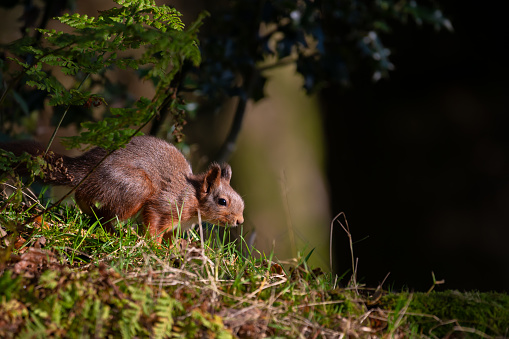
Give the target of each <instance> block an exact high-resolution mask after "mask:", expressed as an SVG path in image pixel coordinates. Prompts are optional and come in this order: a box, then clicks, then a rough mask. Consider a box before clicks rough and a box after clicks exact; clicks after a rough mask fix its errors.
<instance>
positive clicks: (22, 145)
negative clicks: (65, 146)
mask: <svg viewBox="0 0 509 339" xmlns="http://www.w3.org/2000/svg"><path fill="white" fill-rule="evenodd" d="M0 149H3V150H6V151H9V152H12V153H14V155H16V156H20V155H22V154H23V153H25V152H26V153H28V154H30V155H32V156H34V157H37V156H44V160H45V161H46V163H47V164H49V166H48V167H47V168H46V170H45V172H44V178H42V179H38V180H40V181H42V182H44V183H48V184H52V185H64V186H71V187H73V186H75V185H77V184H78V183H79V182H80V181H81V180H82V179H83V178H84V177H85V176H86V175H87V173H88V172H89V171H90V170H91V169H92V168H93V167H94V166H95V165H96V164H97V163H98V162H99V161H100V160H101V159H102V158H103V157H104V156H105V155H106V153H107V151H106V150H104V149H102V148H96V149H93V150H91V151H88V152H86V153H84V154H82V155H81V156H79V157H75V158H73V157H68V156H66V155H61V154H57V153H54V152H52V151H50V152H48V153H46V154H45V150H46V149H45V147H43V145H41V144H40V143H38V142H35V141H14V142H8V143H0ZM14 172H15V173H16V174H18V175H20V176H27V175H29V174H30V170H29V169H28V168H27V166H24V164H18V165H17V166H16V167H15V169H14ZM0 174H2V171H0Z"/></svg>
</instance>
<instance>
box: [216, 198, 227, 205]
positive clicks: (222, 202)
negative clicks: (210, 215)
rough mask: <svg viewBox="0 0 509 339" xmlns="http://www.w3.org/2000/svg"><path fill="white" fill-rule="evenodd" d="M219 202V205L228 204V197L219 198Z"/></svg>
mask: <svg viewBox="0 0 509 339" xmlns="http://www.w3.org/2000/svg"><path fill="white" fill-rule="evenodd" d="M217 203H218V204H219V205H222V206H226V199H223V198H219V199H218V200H217Z"/></svg>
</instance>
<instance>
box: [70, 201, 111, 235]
mask: <svg viewBox="0 0 509 339" xmlns="http://www.w3.org/2000/svg"><path fill="white" fill-rule="evenodd" d="M76 202H77V203H78V206H79V208H80V210H81V211H82V212H83V213H85V214H86V215H88V216H90V217H92V218H93V219H96V218H97V220H99V222H100V223H101V225H102V227H103V229H104V230H105V231H106V232H108V233H109V234H116V233H117V232H116V231H115V227H114V225H115V222H116V218H115V217H116V216H115V215H112V214H111V213H108V212H107V211H105V210H103V209H101V208H97V207H95V206H92V205H91V204H88V203H86V202H84V201H83V200H77V201H76Z"/></svg>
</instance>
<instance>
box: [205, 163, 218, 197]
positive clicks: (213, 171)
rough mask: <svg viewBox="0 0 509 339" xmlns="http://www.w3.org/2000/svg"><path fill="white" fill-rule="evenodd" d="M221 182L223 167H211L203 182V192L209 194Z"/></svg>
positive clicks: (215, 165) (213, 165)
mask: <svg viewBox="0 0 509 339" xmlns="http://www.w3.org/2000/svg"><path fill="white" fill-rule="evenodd" d="M220 182H221V167H219V165H218V164H212V165H210V167H209V169H208V170H207V173H206V174H205V179H204V180H203V186H202V190H203V192H205V193H209V192H210V191H211V190H213V189H214V188H216V187H218V186H219V184H220Z"/></svg>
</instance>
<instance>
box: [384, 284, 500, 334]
mask: <svg viewBox="0 0 509 339" xmlns="http://www.w3.org/2000/svg"><path fill="white" fill-rule="evenodd" d="M409 298H411V302H410V304H409V306H408V309H407V310H406V311H405V313H406V316H407V317H406V322H407V323H408V324H411V325H412V326H413V325H417V327H418V328H419V332H420V333H423V334H427V335H431V334H432V335H435V336H438V337H441V336H444V335H446V334H448V333H451V332H452V331H464V332H468V331H470V330H472V332H476V333H478V332H483V333H485V334H487V335H490V336H507V334H509V296H508V295H506V294H501V293H481V292H458V291H444V292H432V293H430V294H426V293H408V292H403V293H398V294H387V295H385V296H383V297H382V298H381V299H380V302H379V305H378V306H379V307H380V306H381V307H382V308H386V309H389V310H392V311H394V312H400V311H401V309H402V307H403V306H402V305H404V304H406V303H407V301H408V299H409ZM460 327H461V328H463V329H461V328H460ZM474 329H475V331H474Z"/></svg>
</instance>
